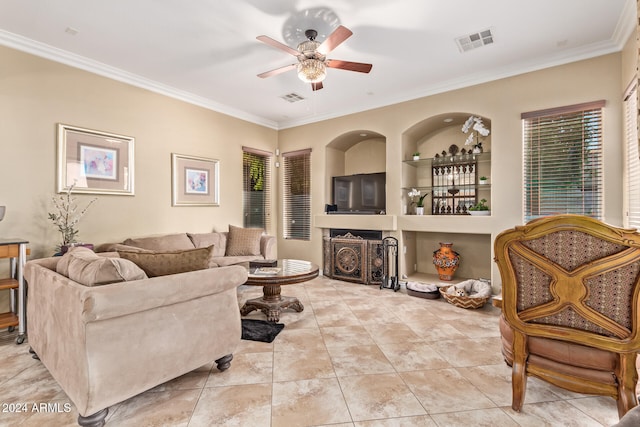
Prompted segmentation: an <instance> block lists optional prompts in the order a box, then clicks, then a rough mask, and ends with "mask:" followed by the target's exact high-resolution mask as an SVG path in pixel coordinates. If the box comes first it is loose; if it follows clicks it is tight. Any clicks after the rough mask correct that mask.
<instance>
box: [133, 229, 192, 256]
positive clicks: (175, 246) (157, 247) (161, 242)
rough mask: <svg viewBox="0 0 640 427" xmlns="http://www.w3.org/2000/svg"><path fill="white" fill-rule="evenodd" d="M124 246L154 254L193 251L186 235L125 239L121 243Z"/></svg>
mask: <svg viewBox="0 0 640 427" xmlns="http://www.w3.org/2000/svg"><path fill="white" fill-rule="evenodd" d="M122 244H124V245H128V246H135V247H137V248H143V249H149V250H152V251H154V252H173V251H185V250H188V249H193V248H195V246H193V243H192V242H191V239H189V237H188V236H187V233H177V234H165V235H162V236H151V237H140V238H137V239H127V240H125V241H124V242H122Z"/></svg>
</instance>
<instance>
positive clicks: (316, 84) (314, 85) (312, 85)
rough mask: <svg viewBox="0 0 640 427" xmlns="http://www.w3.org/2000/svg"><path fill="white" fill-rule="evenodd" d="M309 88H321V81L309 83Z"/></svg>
mask: <svg viewBox="0 0 640 427" xmlns="http://www.w3.org/2000/svg"><path fill="white" fill-rule="evenodd" d="M311 89H312V90H313V91H314V92H315V91H316V90H320V89H322V82H318V83H311Z"/></svg>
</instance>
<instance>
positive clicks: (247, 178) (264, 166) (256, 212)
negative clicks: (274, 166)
mask: <svg viewBox="0 0 640 427" xmlns="http://www.w3.org/2000/svg"><path fill="white" fill-rule="evenodd" d="M270 159H271V153H269V152H268V151H262V150H256V149H254V148H249V147H242V179H243V183H242V204H243V207H242V210H243V217H244V219H243V223H244V226H245V227H248V228H262V229H264V230H268V229H269V228H270V225H271V209H269V206H270V203H271V197H270V195H271V191H270V187H271V161H270Z"/></svg>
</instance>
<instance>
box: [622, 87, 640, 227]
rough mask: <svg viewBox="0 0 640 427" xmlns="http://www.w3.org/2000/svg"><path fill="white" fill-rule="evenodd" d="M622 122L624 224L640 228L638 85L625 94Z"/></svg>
mask: <svg viewBox="0 0 640 427" xmlns="http://www.w3.org/2000/svg"><path fill="white" fill-rule="evenodd" d="M624 122H625V132H624V137H625V142H626V151H627V153H626V159H625V161H626V171H627V174H626V179H627V218H626V220H627V222H626V224H625V226H627V227H634V228H638V229H640V157H639V153H638V85H637V84H634V85H633V86H632V87H631V88H630V89H629V90H628V91H627V92H626V94H625V98H624Z"/></svg>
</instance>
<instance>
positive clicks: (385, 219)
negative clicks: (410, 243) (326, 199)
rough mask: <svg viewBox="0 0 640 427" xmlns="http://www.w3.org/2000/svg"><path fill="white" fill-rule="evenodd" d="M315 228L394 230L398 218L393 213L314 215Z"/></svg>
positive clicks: (396, 227)
mask: <svg viewBox="0 0 640 427" xmlns="http://www.w3.org/2000/svg"><path fill="white" fill-rule="evenodd" d="M313 226H314V227H316V228H350V229H353V230H380V231H396V230H397V229H398V220H397V217H396V216H395V215H339V214H338V215H328V214H325V215H315V216H314V217H313Z"/></svg>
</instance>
